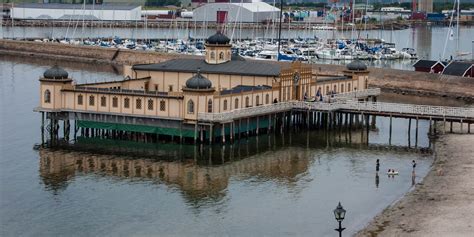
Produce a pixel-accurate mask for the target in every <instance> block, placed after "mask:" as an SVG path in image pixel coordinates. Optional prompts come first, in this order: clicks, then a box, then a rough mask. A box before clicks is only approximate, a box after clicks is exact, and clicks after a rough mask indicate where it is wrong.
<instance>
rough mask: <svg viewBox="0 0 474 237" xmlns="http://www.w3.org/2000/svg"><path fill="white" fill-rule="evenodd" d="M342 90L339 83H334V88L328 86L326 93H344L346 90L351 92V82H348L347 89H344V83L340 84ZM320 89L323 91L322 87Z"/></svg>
mask: <svg viewBox="0 0 474 237" xmlns="http://www.w3.org/2000/svg"><path fill="white" fill-rule="evenodd" d="M339 89H340V91H338V90H337V85H334V87H333V90H330V87H329V86H326V95H329V94H332V93H344V92H351V83H347V91H345V90H344V84H341V85H340V86H339ZM318 90H319V91H321V87H319V88H318Z"/></svg>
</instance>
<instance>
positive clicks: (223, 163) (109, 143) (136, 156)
mask: <svg viewBox="0 0 474 237" xmlns="http://www.w3.org/2000/svg"><path fill="white" fill-rule="evenodd" d="M374 129H375V128H374ZM364 130H365V129H360V130H355V131H350V132H346V133H344V132H341V131H334V132H296V133H293V132H290V133H287V134H276V135H269V136H257V137H252V138H249V139H248V140H247V139H243V140H240V141H237V142H235V143H233V144H226V145H224V146H222V145H213V146H208V145H200V146H199V145H185V144H173V143H159V144H156V143H139V142H133V141H121V140H109V139H102V138H84V137H79V138H78V139H77V140H76V142H75V143H73V144H70V143H66V144H56V145H55V147H53V148H41V149H40V150H39V156H40V176H41V179H42V180H43V183H44V185H45V188H46V189H47V190H50V191H52V192H53V193H54V194H57V193H58V192H60V191H62V190H64V189H65V188H66V187H67V185H68V183H69V182H71V181H72V180H73V179H74V178H75V177H76V176H80V175H87V174H97V175H99V176H101V177H104V176H105V177H113V178H121V179H124V180H128V181H135V180H144V181H151V182H152V183H156V184H164V185H166V186H168V187H171V188H177V189H178V190H180V191H181V192H182V194H183V196H184V197H185V198H186V199H187V201H188V202H191V203H196V204H199V203H200V202H201V201H205V200H207V199H209V198H210V199H222V198H223V197H225V195H226V190H227V188H228V185H229V182H230V180H231V179H242V178H244V179H246V178H251V179H252V180H256V181H259V180H262V181H268V180H272V181H273V182H275V183H277V184H278V185H281V186H286V187H287V188H288V189H292V191H295V190H294V189H295V187H296V186H297V183H298V181H300V180H302V179H304V178H305V174H307V173H308V170H309V167H310V166H311V163H312V162H313V160H314V159H315V158H318V157H313V156H314V152H312V150H313V149H326V148H329V147H351V148H362V149H387V147H386V146H380V145H367V144H368V138H367V133H366V131H364ZM309 148H312V149H309ZM401 148H402V149H403V150H406V149H407V148H406V147H401ZM390 149H397V147H396V146H391V148H390ZM356 162H357V161H356V160H354V159H351V164H352V166H353V169H354V170H356V171H357V170H358V169H360V168H361V167H359V168H358V167H357V165H356ZM356 171H354V172H356ZM359 172H361V171H359ZM296 192H297V191H296Z"/></svg>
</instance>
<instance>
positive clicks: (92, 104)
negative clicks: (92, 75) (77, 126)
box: [89, 95, 95, 106]
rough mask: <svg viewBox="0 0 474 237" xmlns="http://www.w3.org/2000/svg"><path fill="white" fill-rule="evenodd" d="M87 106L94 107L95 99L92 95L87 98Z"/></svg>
mask: <svg viewBox="0 0 474 237" xmlns="http://www.w3.org/2000/svg"><path fill="white" fill-rule="evenodd" d="M89 105H90V106H94V105H95V97H94V96H93V95H91V96H89Z"/></svg>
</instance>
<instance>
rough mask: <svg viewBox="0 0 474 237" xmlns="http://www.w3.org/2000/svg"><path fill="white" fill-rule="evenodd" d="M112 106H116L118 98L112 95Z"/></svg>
mask: <svg viewBox="0 0 474 237" xmlns="http://www.w3.org/2000/svg"><path fill="white" fill-rule="evenodd" d="M112 107H114V108H117V107H118V98H117V97H116V96H114V98H112Z"/></svg>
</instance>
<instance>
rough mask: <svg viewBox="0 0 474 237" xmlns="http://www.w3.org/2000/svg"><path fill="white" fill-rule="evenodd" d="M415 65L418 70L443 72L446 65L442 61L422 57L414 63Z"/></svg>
mask: <svg viewBox="0 0 474 237" xmlns="http://www.w3.org/2000/svg"><path fill="white" fill-rule="evenodd" d="M413 67H415V71H417V72H429V73H441V72H443V70H444V68H445V67H446V66H445V65H444V64H443V63H442V62H440V61H433V60H423V59H420V60H418V61H417V62H416V63H415V64H413Z"/></svg>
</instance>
